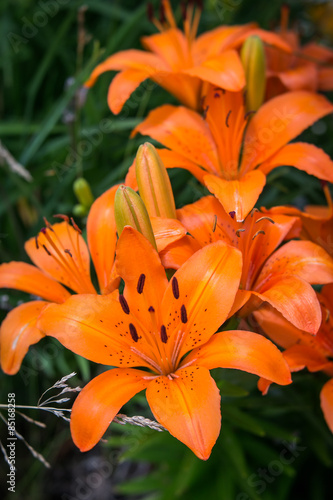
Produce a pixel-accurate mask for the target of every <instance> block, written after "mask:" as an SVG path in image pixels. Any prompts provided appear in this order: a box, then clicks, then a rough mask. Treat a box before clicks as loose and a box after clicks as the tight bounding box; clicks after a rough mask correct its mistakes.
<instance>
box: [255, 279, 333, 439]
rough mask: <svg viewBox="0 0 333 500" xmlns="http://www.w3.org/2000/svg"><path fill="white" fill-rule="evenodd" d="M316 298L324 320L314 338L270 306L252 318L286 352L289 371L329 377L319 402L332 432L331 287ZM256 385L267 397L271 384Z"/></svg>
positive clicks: (332, 314)
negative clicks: (306, 370)
mask: <svg viewBox="0 0 333 500" xmlns="http://www.w3.org/2000/svg"><path fill="white" fill-rule="evenodd" d="M318 299H319V301H320V304H321V308H322V315H323V320H322V323H321V327H320V329H319V331H318V333H317V335H316V336H312V335H309V334H308V333H306V332H304V331H302V330H298V329H297V328H295V327H294V326H293V325H291V324H290V323H288V322H287V321H286V320H285V318H283V317H282V316H281V315H280V314H279V313H277V312H276V311H274V310H272V309H271V308H269V307H264V308H262V309H260V310H259V311H256V312H255V313H254V317H255V319H256V321H257V322H258V324H259V326H260V328H262V330H263V331H264V332H265V334H266V335H267V336H268V337H269V338H271V339H272V340H274V342H276V343H277V344H278V345H280V346H281V347H283V348H284V349H285V351H284V352H283V355H284V357H285V359H286V361H287V363H288V365H289V367H290V369H291V371H292V372H296V371H299V370H302V369H303V368H305V367H306V368H307V369H308V370H309V371H310V372H317V371H323V372H325V373H326V374H327V375H328V376H329V377H330V379H329V380H328V381H327V382H326V383H325V384H324V386H323V388H322V390H321V393H320V400H321V408H322V410H323V413H324V417H325V419H326V422H327V425H328V427H329V428H330V430H331V431H332V432H333V361H332V358H333V284H330V285H325V286H324V287H323V288H322V290H321V292H320V293H318ZM258 385H259V388H260V389H261V390H262V392H263V393H264V394H266V393H267V391H268V388H269V386H270V382H269V380H262V379H261V380H260V381H259V384H258Z"/></svg>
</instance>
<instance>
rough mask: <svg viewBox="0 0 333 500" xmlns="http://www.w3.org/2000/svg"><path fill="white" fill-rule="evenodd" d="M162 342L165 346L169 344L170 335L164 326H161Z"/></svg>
mask: <svg viewBox="0 0 333 500" xmlns="http://www.w3.org/2000/svg"><path fill="white" fill-rule="evenodd" d="M161 341H162V342H163V344H166V343H167V342H168V335H167V332H166V328H165V326H164V325H162V326H161Z"/></svg>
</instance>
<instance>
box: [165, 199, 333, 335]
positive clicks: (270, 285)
mask: <svg viewBox="0 0 333 500" xmlns="http://www.w3.org/2000/svg"><path fill="white" fill-rule="evenodd" d="M231 215H232V216H230V215H229V214H227V213H226V212H225V210H224V209H223V207H222V206H221V204H220V203H219V202H218V200H217V199H216V198H214V197H213V196H207V197H204V198H202V199H201V200H199V201H197V202H195V203H193V204H191V205H187V206H185V207H183V208H182V209H180V210H178V211H177V216H178V219H179V220H180V222H181V223H182V224H183V226H184V227H185V229H186V230H187V231H188V233H190V235H191V236H189V235H187V236H185V237H184V238H183V239H182V240H179V241H178V242H175V243H174V244H172V245H169V246H168V247H167V248H166V249H165V250H164V252H162V255H161V256H162V258H163V264H164V266H165V267H170V268H177V267H179V266H180V265H181V264H182V263H183V262H184V261H186V260H187V259H188V258H189V256H190V255H192V254H193V253H195V252H196V251H197V250H198V248H202V247H204V246H205V245H208V244H209V243H213V242H215V241H219V240H222V241H224V242H225V243H227V244H230V245H232V246H234V247H236V248H238V249H239V250H240V251H241V252H242V255H243V268H242V276H241V280H240V290H239V291H238V293H237V296H236V301H235V304H234V306H233V308H232V310H231V314H233V313H234V312H236V311H238V310H239V309H240V308H241V307H242V309H241V310H240V312H239V314H240V315H241V316H245V315H246V316H247V315H248V314H249V313H250V312H252V311H253V310H256V309H257V308H258V307H260V306H261V305H262V303H263V302H268V303H269V304H271V306H273V307H274V308H275V309H276V310H278V311H279V312H280V313H281V314H282V315H283V316H284V317H285V318H287V319H288V321H290V322H291V323H292V324H293V325H295V326H297V327H298V328H301V329H303V330H305V331H308V332H310V333H312V334H314V333H316V332H317V331H318V328H319V326H320V323H321V311H320V306H319V303H318V300H317V298H316V294H315V292H314V290H313V288H312V287H311V284H325V283H331V282H333V259H332V258H331V257H330V256H329V255H328V254H327V253H326V252H325V251H324V250H323V249H322V248H321V247H320V246H318V245H315V244H314V243H312V242H310V241H289V242H287V243H286V244H284V245H283V246H281V247H280V245H281V243H282V242H283V241H284V240H286V239H290V238H293V237H297V236H298V234H299V231H300V227H299V219H298V218H296V217H287V216H285V215H278V214H277V215H273V216H272V218H270V217H267V216H265V214H262V213H260V212H259V211H256V212H255V211H253V212H252V213H251V215H249V216H248V217H247V218H246V219H245V221H244V222H241V223H239V222H237V221H236V220H235V218H234V217H233V214H231ZM278 247H280V248H278Z"/></svg>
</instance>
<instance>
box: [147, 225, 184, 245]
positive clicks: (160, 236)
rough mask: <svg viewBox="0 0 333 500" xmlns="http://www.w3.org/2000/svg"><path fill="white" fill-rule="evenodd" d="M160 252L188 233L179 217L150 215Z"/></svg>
mask: <svg viewBox="0 0 333 500" xmlns="http://www.w3.org/2000/svg"><path fill="white" fill-rule="evenodd" d="M150 221H151V225H152V227H153V231H154V236H155V240H156V245H157V250H158V252H159V253H160V252H162V251H163V250H164V249H165V248H166V247H167V246H168V245H170V244H172V243H175V242H177V241H178V240H180V239H181V238H183V236H185V235H186V229H185V228H184V226H183V225H182V223H181V222H179V221H178V220H177V219H166V218H162V217H150Z"/></svg>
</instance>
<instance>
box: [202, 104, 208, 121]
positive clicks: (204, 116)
mask: <svg viewBox="0 0 333 500" xmlns="http://www.w3.org/2000/svg"><path fill="white" fill-rule="evenodd" d="M208 110H209V106H206V107H205V108H204V110H203V112H202V116H203V119H204V120H206V118H207V112H208Z"/></svg>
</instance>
